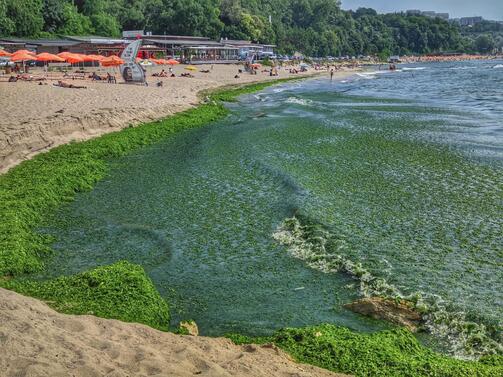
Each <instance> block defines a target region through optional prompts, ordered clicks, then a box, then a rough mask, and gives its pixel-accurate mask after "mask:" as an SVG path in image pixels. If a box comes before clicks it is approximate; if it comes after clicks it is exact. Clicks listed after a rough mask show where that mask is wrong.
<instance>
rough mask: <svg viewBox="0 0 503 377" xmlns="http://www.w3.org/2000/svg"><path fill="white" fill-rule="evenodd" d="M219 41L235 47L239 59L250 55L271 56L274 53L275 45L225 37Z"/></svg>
mask: <svg viewBox="0 0 503 377" xmlns="http://www.w3.org/2000/svg"><path fill="white" fill-rule="evenodd" d="M220 43H222V44H224V45H227V46H232V47H234V48H237V49H238V55H239V58H240V59H246V58H247V57H250V56H252V55H254V56H256V57H258V58H263V57H271V56H273V55H274V48H275V47H276V46H275V45H267V44H259V43H252V42H250V41H243V40H234V39H227V38H225V39H224V38H222V39H221V40H220Z"/></svg>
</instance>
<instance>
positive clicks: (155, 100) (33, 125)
mask: <svg viewBox="0 0 503 377" xmlns="http://www.w3.org/2000/svg"><path fill="white" fill-rule="evenodd" d="M198 68H200V69H210V68H211V67H210V66H199V67H198ZM239 68H242V66H238V65H236V64H230V65H214V67H213V69H212V70H211V72H210V73H201V72H193V74H194V76H195V78H185V77H176V78H171V77H170V78H162V79H161V80H162V81H163V83H164V85H163V87H156V86H155V83H156V82H157V81H159V80H160V79H159V78H156V77H151V76H149V78H148V81H149V83H150V86H148V87H145V86H139V85H125V84H117V85H113V84H106V83H102V82H91V81H90V80H75V81H72V80H68V79H66V80H65V81H66V82H69V83H72V84H75V85H85V86H87V89H68V88H60V87H55V86H53V85H52V84H53V82H55V81H47V83H48V85H38V82H20V81H18V82H16V83H8V82H6V80H7V77H6V76H3V78H0V173H4V172H6V171H7V170H8V169H9V168H11V167H13V166H15V165H17V164H18V163H19V162H21V161H23V160H26V159H29V158H31V157H32V156H34V155H35V154H37V153H40V152H41V151H45V150H48V149H50V148H53V147H55V146H58V145H61V144H65V143H68V142H70V141H74V140H75V141H81V140H86V139H89V138H92V137H96V136H99V135H102V134H105V133H108V132H112V131H117V130H119V129H121V128H124V127H127V126H128V125H137V124H139V123H141V122H146V121H151V120H154V119H159V118H161V117H165V116H168V115H170V114H173V113H175V112H178V111H182V110H186V109H188V108H190V107H192V106H194V105H196V104H197V103H198V101H199V99H198V95H197V93H198V92H199V91H201V90H204V89H209V88H216V87H219V86H223V85H230V84H239V83H249V82H254V81H265V80H271V79H275V78H274V77H270V76H269V75H268V74H267V73H262V72H259V74H258V75H250V74H247V73H243V74H241V75H240V78H239V79H236V78H234V76H235V75H236V74H237V73H238V69H239ZM160 69H161V68H158V67H156V68H149V70H148V74H149V75H151V74H152V73H153V72H155V71H160ZM88 71H89V72H90V71H91V69H88ZM174 71H175V74H176V75H177V76H179V75H180V73H182V72H187V71H186V70H184V66H182V65H180V66H176V67H175V68H174ZM313 72H314V71H313ZM313 72H310V74H313ZM38 73H39V75H40V73H41V72H38ZM101 73H105V71H103V72H101ZM32 74H34V75H36V72H33V73H32ZM308 74H309V73H308ZM325 74H326V75H328V74H327V73H325ZM279 75H280V78H285V77H291V76H293V75H291V74H289V73H288V72H287V71H286V70H280V71H279ZM302 75H303V74H296V75H295V76H302ZM304 75H305V74H304Z"/></svg>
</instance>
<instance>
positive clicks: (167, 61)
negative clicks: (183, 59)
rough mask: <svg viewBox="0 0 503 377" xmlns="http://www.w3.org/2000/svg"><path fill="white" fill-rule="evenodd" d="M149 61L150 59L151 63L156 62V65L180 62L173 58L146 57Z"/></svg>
mask: <svg viewBox="0 0 503 377" xmlns="http://www.w3.org/2000/svg"><path fill="white" fill-rule="evenodd" d="M148 60H149V61H151V62H152V63H154V64H158V65H177V64H180V62H178V61H177V60H175V59H168V60H166V59H152V58H151V59H148Z"/></svg>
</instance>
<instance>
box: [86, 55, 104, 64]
mask: <svg viewBox="0 0 503 377" xmlns="http://www.w3.org/2000/svg"><path fill="white" fill-rule="evenodd" d="M86 57H87V59H90V60H87V61H90V62H100V61H102V60H103V59H105V57H104V56H103V55H93V54H90V55H86Z"/></svg>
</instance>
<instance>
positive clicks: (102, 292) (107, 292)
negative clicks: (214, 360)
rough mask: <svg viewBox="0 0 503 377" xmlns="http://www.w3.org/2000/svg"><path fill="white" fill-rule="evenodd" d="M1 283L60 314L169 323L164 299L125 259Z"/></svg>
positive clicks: (164, 325)
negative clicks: (80, 270)
mask: <svg viewBox="0 0 503 377" xmlns="http://www.w3.org/2000/svg"><path fill="white" fill-rule="evenodd" d="M0 286H3V287H4V288H7V289H10V290H13V291H16V292H18V293H21V294H23V295H27V296H32V297H36V298H38V299H41V300H44V301H45V302H47V303H48V304H49V306H51V307H52V308H53V309H55V310H57V311H59V312H62V313H67V314H89V315H95V316H98V317H102V318H113V319H118V320H121V321H124V322H137V323H143V324H145V325H148V326H151V327H153V328H156V329H159V330H167V329H168V325H169V309H168V304H167V303H166V301H164V300H163V298H162V297H161V296H160V295H159V292H158V291H157V290H156V289H155V287H154V285H153V284H152V281H151V280H150V278H149V277H148V276H147V275H146V274H145V271H144V270H143V268H142V267H141V266H138V265H134V264H131V263H129V262H125V261H123V262H118V263H115V264H113V265H110V266H105V267H98V268H95V269H93V270H90V271H86V272H83V273H80V274H76V275H72V276H64V277H59V278H56V279H53V280H47V281H34V280H28V279H16V280H8V281H3V282H0Z"/></svg>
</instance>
